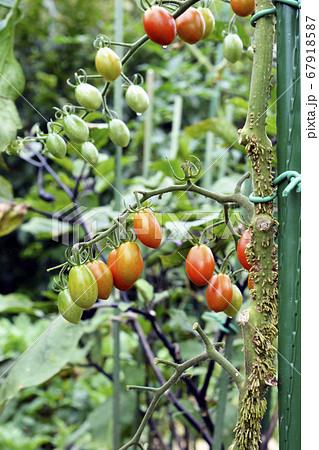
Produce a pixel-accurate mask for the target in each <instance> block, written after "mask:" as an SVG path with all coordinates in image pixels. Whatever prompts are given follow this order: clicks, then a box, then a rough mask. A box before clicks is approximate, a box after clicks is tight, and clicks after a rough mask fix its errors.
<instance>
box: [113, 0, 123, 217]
mask: <svg viewBox="0 0 319 450" xmlns="http://www.w3.org/2000/svg"><path fill="white" fill-rule="evenodd" d="M114 14H115V15H114V39H115V41H117V42H123V0H114ZM116 53H117V54H118V56H119V57H120V58H121V59H122V57H123V47H120V46H119V47H117V49H116ZM121 84H122V79H121V77H119V78H118V79H117V80H116V81H115V82H114V110H115V111H116V112H117V114H118V115H119V117H122V115H123V93H122V86H121ZM114 187H115V210H116V211H120V209H121V206H122V195H121V193H122V148H121V147H118V146H116V148H115V178H114Z"/></svg>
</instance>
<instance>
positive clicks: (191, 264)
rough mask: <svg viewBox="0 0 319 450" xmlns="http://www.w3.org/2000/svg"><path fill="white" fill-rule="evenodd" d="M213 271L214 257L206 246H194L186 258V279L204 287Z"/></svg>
mask: <svg viewBox="0 0 319 450" xmlns="http://www.w3.org/2000/svg"><path fill="white" fill-rule="evenodd" d="M214 269H215V259H214V255H213V253H212V251H211V249H210V248H209V247H207V246H206V245H203V244H202V245H195V246H194V247H192V248H191V249H190V251H189V252H188V255H187V258H186V272H187V275H188V278H189V279H190V280H191V281H192V282H193V283H194V284H196V285H197V286H205V285H206V284H207V283H208V282H209V280H210V279H211V277H212V276H213V273H214Z"/></svg>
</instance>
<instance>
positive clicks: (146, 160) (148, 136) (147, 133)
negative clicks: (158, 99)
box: [143, 69, 155, 178]
mask: <svg viewBox="0 0 319 450" xmlns="http://www.w3.org/2000/svg"><path fill="white" fill-rule="evenodd" d="M154 78H155V72H154V70H153V69H148V71H147V72H146V92H147V94H148V97H149V99H150V106H149V107H148V109H147V110H146V112H145V125H144V151H143V178H147V177H148V172H149V165H150V159H151V152H152V118H153V103H154Z"/></svg>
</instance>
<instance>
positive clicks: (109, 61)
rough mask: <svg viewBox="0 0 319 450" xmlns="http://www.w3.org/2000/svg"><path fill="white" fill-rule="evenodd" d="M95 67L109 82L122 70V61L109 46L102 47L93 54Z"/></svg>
mask: <svg viewBox="0 0 319 450" xmlns="http://www.w3.org/2000/svg"><path fill="white" fill-rule="evenodd" d="M95 67H96V70H97V71H98V72H99V74H100V75H102V77H103V78H104V79H105V80H106V81H108V82H109V83H111V82H112V81H114V80H116V79H117V78H118V77H119V76H120V75H121V72H122V63H121V60H120V58H119V56H118V55H117V54H116V53H115V52H114V51H113V50H112V49H110V48H108V47H102V48H100V49H99V50H98V51H97V53H96V55H95Z"/></svg>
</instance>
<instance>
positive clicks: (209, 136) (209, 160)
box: [203, 89, 220, 189]
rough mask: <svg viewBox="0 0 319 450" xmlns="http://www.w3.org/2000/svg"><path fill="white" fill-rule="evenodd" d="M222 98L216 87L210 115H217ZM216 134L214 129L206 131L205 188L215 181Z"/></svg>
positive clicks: (210, 106) (208, 187) (209, 187)
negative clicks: (213, 165)
mask: <svg viewBox="0 0 319 450" xmlns="http://www.w3.org/2000/svg"><path fill="white" fill-rule="evenodd" d="M219 98H220V92H219V90H218V89H216V90H215V91H214V92H213V93H212V98H211V101H210V105H209V117H215V116H216V114H217V106H218V102H219ZM215 150H216V149H215V135H214V133H213V132H212V131H208V132H207V133H206V142H205V159H204V168H205V172H204V175H203V188H204V189H211V187H212V182H213V167H212V164H213V155H214V157H215V155H216V152H215ZM214 153H215V154H214Z"/></svg>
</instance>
